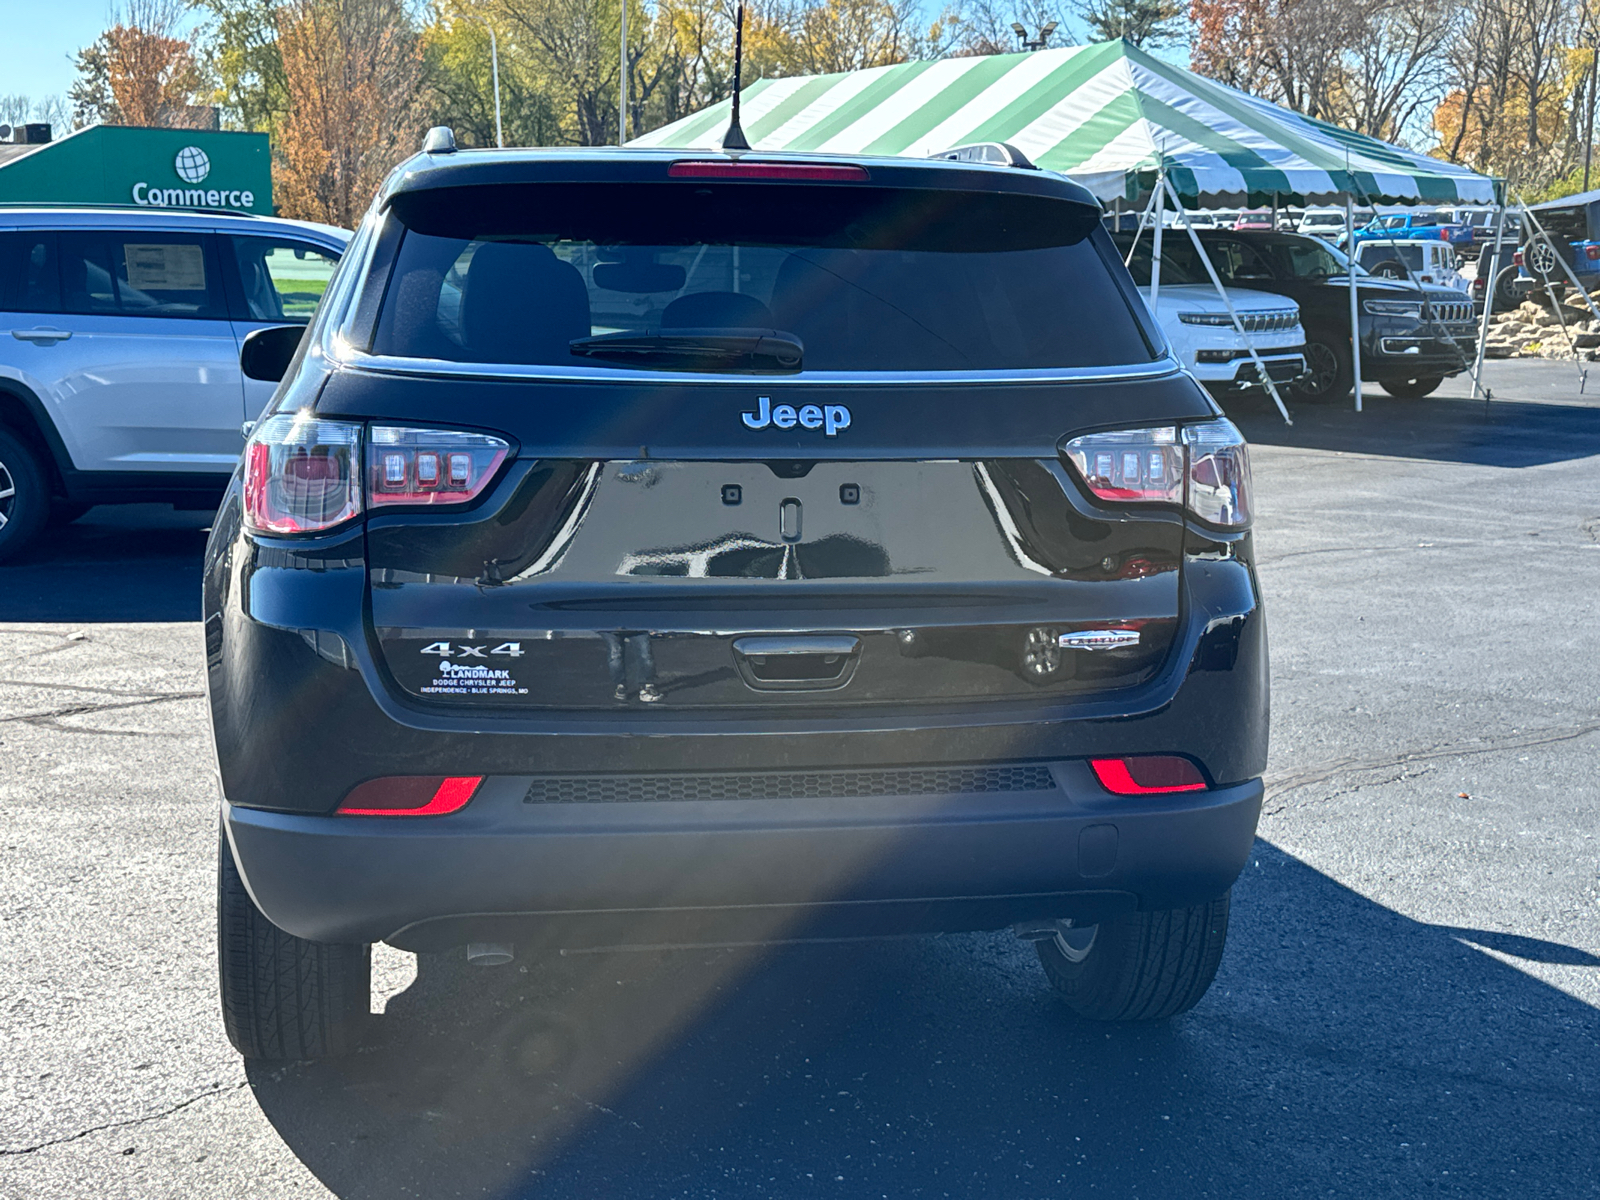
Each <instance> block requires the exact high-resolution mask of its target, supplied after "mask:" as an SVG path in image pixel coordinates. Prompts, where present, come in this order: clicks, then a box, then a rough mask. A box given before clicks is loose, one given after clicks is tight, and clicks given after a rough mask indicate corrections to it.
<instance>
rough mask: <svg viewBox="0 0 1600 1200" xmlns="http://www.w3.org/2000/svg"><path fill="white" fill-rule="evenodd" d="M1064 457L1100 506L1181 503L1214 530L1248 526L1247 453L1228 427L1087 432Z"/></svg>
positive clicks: (1240, 438)
mask: <svg viewBox="0 0 1600 1200" xmlns="http://www.w3.org/2000/svg"><path fill="white" fill-rule="evenodd" d="M1064 450H1065V453H1066V458H1067V461H1068V462H1070V463H1071V464H1072V465H1073V467H1074V468H1076V469H1077V472H1078V474H1079V476H1080V477H1081V478H1082V479H1083V481H1084V483H1085V484H1087V485H1088V487H1089V490H1090V491H1091V492H1093V493H1094V494H1095V495H1096V496H1097V497H1099V498H1100V499H1101V500H1114V501H1134V502H1142V503H1167V504H1182V505H1185V506H1186V507H1187V508H1188V509H1189V511H1190V512H1192V513H1194V515H1195V516H1197V517H1199V518H1201V519H1202V520H1205V521H1209V522H1211V523H1212V524H1213V525H1223V526H1227V527H1229V528H1242V527H1244V526H1246V525H1248V524H1250V516H1251V478H1250V452H1249V447H1248V446H1247V445H1246V443H1245V440H1244V435H1243V434H1242V433H1240V432H1239V430H1238V427H1237V426H1235V425H1234V423H1233V422H1232V421H1228V420H1217V421H1207V422H1205V423H1203V424H1200V425H1186V426H1184V427H1183V429H1182V430H1181V431H1180V430H1179V429H1177V428H1176V427H1174V426H1171V425H1166V426H1161V427H1158V428H1154V429H1125V430H1119V431H1117V432H1114V433H1090V434H1086V435H1084V436H1083V437H1078V438H1073V439H1072V440H1071V441H1070V442H1068V443H1067V444H1066V446H1065V447H1064Z"/></svg>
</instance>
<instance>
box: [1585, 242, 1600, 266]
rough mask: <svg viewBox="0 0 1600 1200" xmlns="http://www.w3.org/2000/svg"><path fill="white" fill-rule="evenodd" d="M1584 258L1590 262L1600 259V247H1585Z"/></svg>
mask: <svg viewBox="0 0 1600 1200" xmlns="http://www.w3.org/2000/svg"><path fill="white" fill-rule="evenodd" d="M1583 256H1584V257H1585V258H1587V259H1588V260H1589V261H1590V262H1594V261H1595V260H1596V259H1600V246H1585V247H1584V248H1583Z"/></svg>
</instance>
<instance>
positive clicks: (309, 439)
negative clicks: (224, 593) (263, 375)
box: [244, 413, 361, 533]
mask: <svg viewBox="0 0 1600 1200" xmlns="http://www.w3.org/2000/svg"><path fill="white" fill-rule="evenodd" d="M360 450H361V426H360V425H354V424H350V423H348V422H345V421H324V420H322V419H320V418H318V417H313V416H312V415H311V414H310V413H279V414H278V415H277V416H273V417H268V418H267V419H266V420H264V421H262V422H261V423H260V424H259V425H257V426H256V428H255V432H254V433H252V434H251V436H250V441H249V443H248V444H247V445H246V446H245V448H244V523H245V525H246V526H247V527H248V528H249V529H251V530H253V531H254V532H256V533H314V532H317V531H319V530H323V529H331V528H333V527H334V526H335V525H338V524H341V523H342V522H344V521H348V520H350V519H351V518H352V517H355V516H357V515H359V514H360V512H361V472H360V467H359V462H360Z"/></svg>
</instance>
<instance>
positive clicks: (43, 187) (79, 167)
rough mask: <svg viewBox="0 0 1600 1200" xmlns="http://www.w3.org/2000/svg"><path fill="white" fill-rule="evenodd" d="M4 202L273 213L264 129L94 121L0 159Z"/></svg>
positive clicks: (269, 159)
mask: <svg viewBox="0 0 1600 1200" xmlns="http://www.w3.org/2000/svg"><path fill="white" fill-rule="evenodd" d="M0 204H113V205H127V206H129V207H137V208H172V209H211V210H221V211H225V212H244V213H259V214H261V215H263V216H270V215H271V214H272V152H271V149H270V148H269V146H268V144H267V135H266V134H264V133H217V132H214V131H210V130H197V129H146V128H142V127H133V126H125V125H94V126H91V127H90V128H88V129H81V130H79V131H78V132H77V133H74V134H71V135H69V136H67V137H64V138H62V139H61V140H60V141H59V142H46V143H45V144H44V145H42V146H39V147H38V148H37V149H34V150H29V151H25V152H23V153H21V154H18V155H15V156H14V157H8V158H6V159H5V160H3V161H0Z"/></svg>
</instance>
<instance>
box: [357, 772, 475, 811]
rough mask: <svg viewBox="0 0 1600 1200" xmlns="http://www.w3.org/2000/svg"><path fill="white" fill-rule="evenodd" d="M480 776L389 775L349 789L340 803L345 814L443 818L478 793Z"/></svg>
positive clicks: (461, 806) (460, 807)
mask: <svg viewBox="0 0 1600 1200" xmlns="http://www.w3.org/2000/svg"><path fill="white" fill-rule="evenodd" d="M482 782H483V776H482V775H451V776H448V777H442V776H438V775H389V776H386V777H385V778H383V779H369V780H367V781H366V782H365V783H358V784H357V785H356V786H355V787H353V788H351V789H350V794H349V795H348V796H346V797H345V798H344V803H343V804H341V805H339V812H340V813H341V814H343V815H344V816H347V817H442V816H444V814H446V813H453V812H458V811H459V810H461V809H463V808H465V807H466V806H467V802H468V801H469V800H471V799H472V797H473V796H474V795H476V794H477V791H478V785H479V784H480V783H482Z"/></svg>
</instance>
